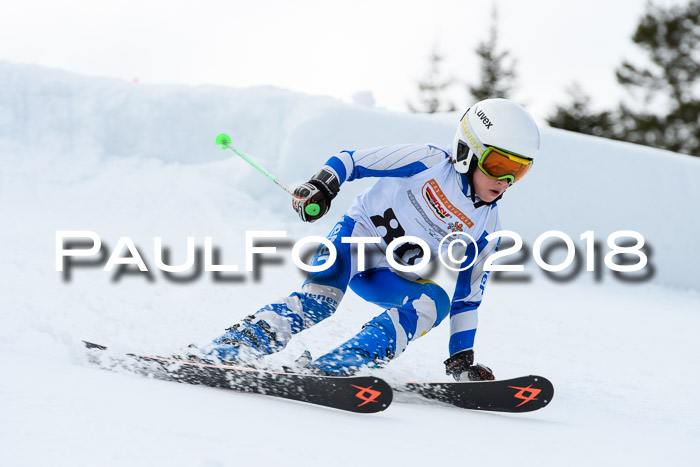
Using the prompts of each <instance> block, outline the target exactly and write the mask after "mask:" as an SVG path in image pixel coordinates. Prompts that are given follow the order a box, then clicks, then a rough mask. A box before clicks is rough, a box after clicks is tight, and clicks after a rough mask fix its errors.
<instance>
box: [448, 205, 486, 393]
mask: <svg viewBox="0 0 700 467" xmlns="http://www.w3.org/2000/svg"><path fill="white" fill-rule="evenodd" d="M499 229H500V225H499V224H498V221H497V219H496V221H495V225H494V226H493V228H492V229H489V230H490V231H491V232H493V231H496V230H499ZM491 232H489V231H485V232H484V233H483V235H482V236H481V237H480V238H479V240H478V241H477V245H478V250H479V251H478V256H477V259H476V261H475V263H474V264H473V265H472V266H471V267H470V268H468V269H465V270H464V271H461V272H460V273H459V275H458V276H457V285H456V287H455V293H454V295H453V297H452V306H451V308H450V344H449V348H450V358H449V359H448V360H447V361H445V366H446V369H447V373H448V374H451V375H453V376H454V377H455V379H457V380H460V376H461V377H462V378H464V373H468V374H469V379H474V378H475V377H476V374H475V372H478V373H479V378H478V379H493V373H492V372H491V370H489V369H488V368H487V367H484V366H483V365H473V361H474V350H473V349H474V337H475V336H476V328H477V324H478V309H479V305H481V300H482V298H483V294H484V290H485V287H486V281H487V278H488V274H489V272H488V271H484V262H485V260H486V258H487V257H488V256H489V255H491V254H492V253H494V252H495V251H496V250H497V249H498V243H499V239H495V240H492V241H491V242H486V236H488V234H489V233H491ZM473 258H474V245H471V246H470V247H469V248H468V249H467V256H466V258H465V260H464V264H469V263H470V262H471V261H472V259H473ZM485 370H488V371H485Z"/></svg>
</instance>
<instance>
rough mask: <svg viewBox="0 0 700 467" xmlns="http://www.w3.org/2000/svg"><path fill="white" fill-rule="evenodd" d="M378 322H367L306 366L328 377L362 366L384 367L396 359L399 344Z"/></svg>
mask: <svg viewBox="0 0 700 467" xmlns="http://www.w3.org/2000/svg"><path fill="white" fill-rule="evenodd" d="M376 321H377V320H376V319H375V320H372V321H370V322H369V323H367V324H366V325H365V326H364V327H363V328H362V331H360V332H359V333H358V334H357V335H355V337H353V338H352V339H350V340H349V341H347V342H345V343H344V344H343V345H341V346H340V347H338V348H337V349H335V350H333V351H331V352H329V353H327V354H326V355H323V356H322V357H319V358H318V359H316V360H315V361H313V362H311V363H309V364H308V365H307V366H306V369H307V370H309V371H311V372H313V373H318V374H322V375H326V376H349V375H352V374H354V373H356V372H357V371H358V370H360V369H362V368H381V367H382V366H383V365H384V364H386V363H388V362H389V361H390V360H391V359H392V358H394V352H395V349H396V344H395V339H393V338H392V337H390V336H389V335H388V331H387V329H385V328H384V327H382V326H381V325H378V323H377V322H376ZM392 329H393V327H392Z"/></svg>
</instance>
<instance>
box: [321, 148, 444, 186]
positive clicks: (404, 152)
mask: <svg viewBox="0 0 700 467" xmlns="http://www.w3.org/2000/svg"><path fill="white" fill-rule="evenodd" d="M448 157H449V155H448V154H447V152H446V151H445V150H443V149H441V148H439V147H437V146H432V145H428V144H403V145H395V146H382V147H377V148H371V149H362V150H357V151H342V152H340V153H338V154H336V155H334V156H333V157H331V158H330V159H328V161H327V162H326V164H325V166H324V167H328V168H330V169H331V170H333V171H334V172H335V173H336V174H337V175H338V180H339V181H340V184H341V185H342V184H343V182H346V181H348V182H349V181H352V180H356V179H358V178H365V177H410V176H411V175H415V174H417V173H419V172H422V171H424V170H426V169H428V168H430V167H433V166H434V165H437V164H439V163H440V162H442V161H444V160H445V159H446V158H448Z"/></svg>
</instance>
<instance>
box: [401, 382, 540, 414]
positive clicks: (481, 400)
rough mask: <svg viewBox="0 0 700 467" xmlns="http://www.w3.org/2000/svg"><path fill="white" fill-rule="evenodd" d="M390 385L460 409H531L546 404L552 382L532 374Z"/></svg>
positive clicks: (496, 410)
mask: <svg viewBox="0 0 700 467" xmlns="http://www.w3.org/2000/svg"><path fill="white" fill-rule="evenodd" d="M392 388H393V389H394V392H396V393H397V395H400V394H406V395H419V396H421V397H422V398H424V399H428V400H431V401H440V402H444V403H446V404H450V405H453V406H456V407H460V408H463V409H473V410H486V411H491V412H532V411H533V410H538V409H541V408H543V407H545V406H547V404H549V403H550V402H551V401H552V397H553V396H554V386H553V385H552V383H551V382H549V380H547V378H544V377H542V376H534V375H530V376H521V377H519V378H513V379H504V380H495V381H463V382H457V381H455V382H444V383H421V382H409V383H402V384H394V385H392Z"/></svg>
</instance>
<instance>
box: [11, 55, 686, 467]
mask: <svg viewBox="0 0 700 467" xmlns="http://www.w3.org/2000/svg"><path fill="white" fill-rule="evenodd" d="M460 116H461V115H460V114H459V113H455V114H449V115H440V116H416V115H407V114H395V113H390V112H386V111H383V110H381V109H375V108H371V107H366V106H362V105H360V104H345V103H341V102H338V101H335V100H333V99H330V98H324V97H314V96H306V95H301V94H295V93H292V92H288V91H285V90H280V89H274V88H253V89H228V88H222V87H195V88H192V87H183V86H144V85H137V84H133V83H127V82H120V81H114V80H108V79H101V78H94V77H83V76H77V75H72V74H68V73H64V72H60V71H55V70H47V69H43V68H38V67H34V66H27V65H17V64H10V63H6V62H0V215H1V216H0V219H2V228H1V229H0V241H1V244H2V247H1V249H0V261H1V263H0V264H2V268H0V280H1V281H2V293H0V362H1V363H0V364H1V366H2V369H3V371H2V377H0V414H1V415H2V416H1V420H2V423H1V424H0V465H3V466H4V465H8V466H34V465H66V466H76V465H105V466H112V465H130V466H131V465H144V466H146V465H173V466H175V465H178V466H179V465H182V466H193V465H197V466H209V467H211V466H225V465H236V466H241V465H272V464H281V465H299V466H308V465H314V466H315V465H319V466H321V465H324V466H325V465H348V466H356V465H360V464H362V465H365V464H367V463H368V462H371V463H372V464H373V465H374V464H376V465H384V464H388V463H392V464H394V463H397V462H399V463H401V464H403V465H426V463H429V465H457V464H475V465H476V464H479V465H482V464H486V465H514V464H518V465H552V466H558V465H591V464H595V465H618V464H619V465H695V462H696V460H695V459H696V448H697V446H698V444H699V443H700V409H698V406H697V403H696V399H697V395H696V392H697V387H698V386H699V385H700V376H698V372H697V369H698V368H699V367H700V342H699V341H698V339H697V329H700V312H699V311H698V310H700V296H699V295H698V291H699V290H700V282H699V280H698V275H697V273H696V272H695V268H696V265H697V264H698V263H699V262H700V254H699V253H698V251H699V250H698V247H697V245H696V244H695V242H696V239H697V238H698V233H699V232H700V216H698V214H697V206H698V205H699V204H700V187H699V186H698V184H697V179H698V177H700V160H698V159H695V158H691V157H688V156H682V155H678V154H672V153H668V152H664V151H659V150H654V149H650V148H643V147H638V146H633V145H629V144H624V143H618V142H611V141H606V140H602V139H598V138H593V137H586V136H581V135H575V134H571V133H567V132H563V131H557V130H552V129H549V128H542V153H541V155H540V157H538V159H537V161H536V163H535V167H534V169H533V171H532V173H531V174H529V175H528V176H527V177H526V178H525V179H524V180H523V182H522V183H521V184H519V185H516V186H514V187H512V188H511V189H510V190H509V191H508V193H507V194H506V196H505V197H504V199H503V201H502V202H500V206H501V209H502V221H503V225H504V228H507V229H510V230H513V231H516V232H518V233H519V234H520V235H522V236H523V238H524V239H525V243H526V245H528V248H529V249H528V250H527V251H524V252H521V254H520V255H519V256H517V257H515V258H516V259H517V260H518V261H520V262H521V263H524V264H525V271H524V272H523V273H507V274H503V275H501V276H500V277H492V279H491V280H490V283H489V284H488V287H487V293H486V299H485V301H484V304H483V305H482V308H481V311H480V326H479V332H478V334H477V342H476V354H477V360H478V361H480V362H483V363H486V364H487V365H489V366H491V367H492V368H493V369H494V371H495V372H496V375H497V377H500V378H507V377H514V376H519V375H522V374H528V373H532V374H541V375H543V376H546V377H547V378H549V379H550V380H551V381H552V382H553V383H554V385H555V397H554V400H553V402H552V403H551V404H550V405H549V406H548V407H547V408H545V409H544V410H542V411H539V412H534V413H530V414H523V415H502V414H489V413H479V412H467V411H462V410H459V409H454V408H449V407H443V406H437V405H434V404H417V403H415V401H406V400H398V401H397V402H396V403H395V404H393V405H392V406H391V407H390V408H389V409H388V410H387V411H386V412H384V413H381V414H377V415H372V416H361V415H354V414H347V413H342V412H337V411H333V410H328V409H322V408H318V407H311V406H306V405H303V404H298V403H292V402H288V401H282V400H276V399H271V398H265V397H262V396H255V395H243V394H236V393H232V392H230V391H225V390H216V389H210V388H204V387H194V386H186V385H178V384H173V383H166V382H159V381H153V380H149V379H145V378H139V377H136V376H132V375H128V374H119V373H109V372H106V371H101V370H99V369H95V368H92V367H90V366H89V365H88V364H87V363H86V361H85V357H84V352H83V351H82V348H81V345H80V341H81V340H82V339H87V340H93V341H96V342H101V343H104V344H107V345H109V346H110V347H111V348H113V349H115V351H134V350H136V351H143V352H154V353H169V352H173V351H175V350H177V349H178V348H180V347H182V346H184V345H186V344H188V343H190V342H200V343H201V342H206V341H207V340H208V339H211V338H212V337H214V336H216V335H217V334H218V333H220V332H221V331H222V330H223V329H224V328H225V327H227V326H229V325H231V324H232V323H234V322H235V321H236V320H238V319H240V318H242V317H244V316H246V315H247V314H250V313H251V312H254V311H255V310H256V309H257V308H258V307H260V306H261V305H263V304H265V303H266V302H267V301H269V300H271V299H274V298H276V297H279V296H283V295H286V294H288V293H290V292H292V291H294V290H295V289H296V288H297V287H298V285H299V284H300V282H301V281H302V280H303V275H302V273H301V271H299V270H298V269H296V268H295V266H294V265H293V264H292V261H291V256H290V251H291V248H290V246H291V242H292V241H293V240H294V239H298V238H301V237H303V236H307V235H325V234H326V233H327V231H328V230H329V229H330V228H331V227H332V225H333V223H334V222H335V220H336V219H337V218H338V217H339V216H340V215H342V214H343V212H344V209H345V208H346V207H347V206H348V205H349V203H350V201H351V199H352V197H353V196H355V195H356V194H357V193H358V192H359V191H361V190H362V189H363V188H364V187H366V186H368V184H369V183H371V180H370V181H358V182H352V183H349V184H347V185H344V187H343V191H342V193H341V195H340V196H339V197H338V198H337V199H336V200H335V201H334V202H333V209H332V210H331V212H330V214H329V215H328V216H327V217H326V218H324V219H322V220H321V221H319V222H317V223H315V224H302V223H301V222H299V221H298V219H297V218H296V215H295V214H294V213H293V212H292V211H291V209H290V208H289V199H288V195H286V194H285V193H284V192H283V191H281V190H280V189H279V188H277V187H275V186H274V185H273V184H271V183H270V182H269V181H268V180H267V179H265V178H264V177H263V176H262V175H260V174H259V173H258V172H256V171H255V170H254V169H252V167H250V166H248V165H247V164H246V163H245V162H244V161H242V160H241V159H239V158H238V157H237V156H235V155H234V154H233V153H232V152H231V151H222V150H221V149H219V148H217V147H216V146H215V145H214V137H215V136H216V134H218V133H220V132H227V133H229V134H230V135H231V137H232V139H233V142H234V145H235V146H236V147H238V148H239V149H241V150H243V151H245V152H247V153H248V154H250V155H251V156H253V157H254V158H255V159H256V160H257V161H258V162H259V163H260V164H261V165H263V166H264V167H266V168H268V169H269V170H270V171H271V172H273V173H275V174H276V175H278V176H279V177H281V178H282V179H283V180H284V181H286V182H287V183H288V184H290V185H294V184H295V183H298V182H301V181H304V180H306V179H307V178H308V177H309V176H310V175H312V174H313V173H315V171H316V170H317V169H318V167H319V166H320V165H321V164H322V163H323V162H324V161H325V160H326V159H327V158H328V157H329V156H330V155H332V154H334V153H335V152H337V151H339V150H341V149H353V148H364V147H371V146H377V145H386V144H393V143H410V142H419V143H420V142H432V143H436V144H443V145H447V144H449V142H450V141H451V139H452V135H453V133H454V128H455V127H456V124H457V121H458V119H459V117H460ZM59 230H89V231H93V232H95V233H97V234H98V235H99V236H100V238H101V240H102V255H103V256H101V257H100V258H98V259H92V258H90V259H88V261H89V262H88V263H86V262H84V261H85V260H83V262H82V263H80V264H78V265H76V266H73V267H69V268H67V270H66V271H64V272H63V273H62V272H58V271H56V265H55V255H56V244H55V243H56V231H59ZM253 230H255V231H261V230H283V231H286V232H287V235H288V240H289V242H287V243H285V242H284V241H282V242H278V243H277V247H278V252H277V253H276V254H275V255H269V256H268V257H267V259H266V261H265V262H264V263H263V264H259V265H258V267H257V269H256V272H254V273H248V272H244V271H243V269H244V264H245V252H244V249H245V232H246V231H253ZM549 230H560V231H562V232H565V233H566V234H568V235H569V236H570V237H571V238H572V239H573V241H574V243H575V244H576V258H577V261H576V262H575V263H574V264H573V265H572V266H571V267H569V268H568V269H566V270H564V271H562V272H560V273H555V274H551V275H545V274H542V273H541V272H540V271H539V268H538V267H537V266H536V264H535V263H534V261H533V257H532V245H533V242H534V240H535V239H536V238H537V236H539V235H540V234H542V233H543V232H546V231H549ZM618 230H635V231H638V232H640V233H641V234H642V235H643V236H644V238H645V240H646V245H647V249H646V250H645V251H646V252H647V253H648V254H649V265H648V266H647V268H645V269H644V270H643V271H641V272H639V273H634V274H625V273H622V274H613V273H612V272H611V271H610V270H609V269H607V268H606V267H605V266H604V264H603V262H602V257H603V256H604V254H605V253H606V252H607V251H608V250H609V247H608V246H607V245H606V239H607V237H608V235H609V234H610V233H612V232H615V231H618ZM586 231H594V232H595V239H596V241H597V242H598V243H599V245H598V247H597V253H596V254H597V260H598V261H597V263H596V271H595V272H587V271H586V270H585V258H586V245H585V242H584V241H583V240H580V239H579V236H580V235H581V234H582V233H583V232H586ZM188 236H194V237H195V242H196V245H197V247H198V248H202V247H203V244H204V237H212V241H213V244H214V245H215V247H216V249H217V251H218V253H219V256H218V258H217V259H218V261H219V263H220V264H237V265H239V266H240V269H241V272H239V273H222V274H219V275H215V274H213V273H210V272H204V271H201V268H199V269H194V270H192V271H187V272H185V273H180V274H177V275H168V274H165V273H163V272H162V271H160V270H158V269H157V268H156V263H155V255H154V248H155V247H154V237H162V239H163V244H164V245H165V246H166V248H167V250H169V252H170V255H169V259H168V261H166V262H168V263H169V264H180V263H182V262H184V260H185V256H186V238H187V237H188ZM120 237H130V238H131V239H132V240H133V241H134V243H135V245H136V246H137V247H138V250H139V252H140V253H141V255H142V256H143V259H144V262H145V263H146V265H147V266H148V269H149V272H148V273H142V272H139V271H138V269H135V268H134V267H131V268H129V269H127V270H126V271H124V270H121V271H120V270H118V269H116V268H115V270H113V271H111V272H105V271H103V270H102V267H103V266H104V262H105V261H106V259H107V257H108V256H109V255H110V254H111V253H112V251H113V249H114V248H115V247H116V246H117V243H118V241H119V239H120ZM555 243H556V242H555ZM562 253H563V252H562V251H561V249H560V250H557V251H555V253H554V254H553V255H552V257H551V258H550V262H551V263H556V262H558V261H559V260H558V259H557V255H559V256H562ZM122 256H127V254H126V253H124V254H122ZM633 259H634V258H633ZM433 276H434V278H435V280H437V281H438V282H440V283H441V284H442V285H443V286H444V287H445V288H446V289H447V290H448V291H451V289H452V287H453V281H454V275H452V274H449V273H447V272H446V271H445V270H444V268H441V267H440V268H437V269H436V270H435V271H434V274H433ZM378 312H380V310H379V309H378V308H376V307H373V306H371V305H368V304H366V303H364V302H363V301H362V300H361V299H359V298H358V297H356V296H355V295H354V294H352V293H348V295H347V296H346V298H345V299H344V301H343V304H342V305H341V307H340V309H339V311H338V312H337V313H336V315H335V316H333V317H331V318H329V319H328V320H326V321H324V322H323V323H321V324H319V325H318V326H316V327H314V328H313V329H310V330H307V331H304V332H303V333H301V334H300V335H299V336H298V337H297V339H295V340H294V341H292V343H291V344H290V345H289V347H288V348H287V349H285V350H284V351H283V352H281V353H280V354H278V355H275V356H273V357H270V359H269V363H270V365H273V366H275V365H281V364H284V363H286V362H288V361H290V360H292V359H294V358H295V357H296V356H298V355H299V354H300V353H301V352H302V351H303V350H304V349H309V350H310V351H311V352H312V354H314V355H320V354H322V353H324V352H326V351H328V350H330V349H331V348H333V347H334V346H335V345H337V344H339V343H341V342H343V341H344V340H346V339H347V338H349V337H350V336H351V335H352V334H354V333H355V332H356V331H357V330H358V329H359V328H360V326H361V325H362V324H363V323H364V322H366V321H367V320H369V319H371V317H372V316H374V315H375V314H377V313H378ZM447 328H448V326H447V325H446V324H443V325H442V326H440V327H438V328H436V329H435V330H433V331H432V332H431V333H429V334H428V335H426V336H425V337H423V338H421V339H419V340H418V341H416V342H414V343H412V344H411V346H409V348H408V350H407V351H406V352H405V354H404V355H402V356H401V358H399V359H397V360H396V361H395V362H392V363H391V364H390V365H389V366H388V367H387V368H386V369H384V370H376V374H377V375H379V376H381V377H383V378H385V379H387V380H389V381H403V380H441V379H445V378H446V376H445V375H444V370H443V365H442V361H443V360H444V359H445V358H446V357H447V356H448V355H447V339H448V329H447Z"/></svg>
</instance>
